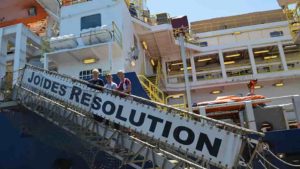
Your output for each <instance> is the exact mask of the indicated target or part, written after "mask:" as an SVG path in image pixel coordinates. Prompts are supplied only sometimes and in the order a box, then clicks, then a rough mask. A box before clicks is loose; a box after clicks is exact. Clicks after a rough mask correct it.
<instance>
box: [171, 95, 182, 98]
mask: <svg viewBox="0 0 300 169" xmlns="http://www.w3.org/2000/svg"><path fill="white" fill-rule="evenodd" d="M181 96H182V95H174V96H172V98H173V99H179V98H180V97H181Z"/></svg>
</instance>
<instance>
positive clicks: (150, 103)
mask: <svg viewBox="0 0 300 169" xmlns="http://www.w3.org/2000/svg"><path fill="white" fill-rule="evenodd" d="M26 68H31V69H34V70H36V71H42V72H44V73H48V74H51V75H54V76H57V77H58V78H60V79H69V80H72V81H73V82H77V83H80V84H82V85H84V86H85V85H90V83H88V82H87V81H84V80H80V79H75V78H73V77H71V76H68V75H63V74H59V73H57V72H52V71H48V70H45V69H42V68H39V67H35V66H32V65H28V64H26V66H25V69H26ZM19 79H20V80H21V79H22V78H19ZM97 87H99V88H101V89H102V92H103V93H107V94H109V95H124V96H126V99H129V100H134V101H135V102H137V103H140V104H147V105H148V106H152V107H161V108H162V109H163V110H166V112H168V113H171V114H174V115H179V114H185V116H186V117H187V118H188V119H193V120H196V121H199V122H201V121H207V123H208V124H210V125H215V126H219V127H221V128H224V129H226V130H227V131H228V132H233V133H237V134H242V135H248V134H257V135H259V136H263V135H264V134H262V133H260V132H256V131H253V130H249V129H246V128H242V127H239V126H236V125H232V124H229V123H225V122H222V121H219V120H215V119H211V118H208V117H205V116H201V115H198V114H195V113H193V112H188V111H185V110H181V109H178V108H175V107H172V106H170V105H166V104H163V103H159V102H156V101H152V100H148V99H145V98H141V97H138V96H134V95H129V94H126V93H122V92H119V91H115V90H109V89H106V88H103V87H101V86H97ZM53 99H54V100H55V99H56V98H53ZM56 100H57V99H56ZM57 101H58V102H61V101H60V100H57Z"/></svg>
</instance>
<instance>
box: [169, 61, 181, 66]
mask: <svg viewBox="0 0 300 169" xmlns="http://www.w3.org/2000/svg"><path fill="white" fill-rule="evenodd" d="M182 64H183V63H182V62H179V63H172V64H171V65H172V66H177V65H182Z"/></svg>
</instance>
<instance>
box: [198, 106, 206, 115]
mask: <svg viewBox="0 0 300 169" xmlns="http://www.w3.org/2000/svg"><path fill="white" fill-rule="evenodd" d="M199 113H200V115H202V116H206V108H205V106H200V107H199Z"/></svg>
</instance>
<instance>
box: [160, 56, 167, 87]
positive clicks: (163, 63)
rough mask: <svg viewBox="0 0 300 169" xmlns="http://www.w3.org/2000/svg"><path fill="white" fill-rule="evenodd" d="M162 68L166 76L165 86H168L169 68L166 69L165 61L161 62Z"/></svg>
mask: <svg viewBox="0 0 300 169" xmlns="http://www.w3.org/2000/svg"><path fill="white" fill-rule="evenodd" d="M161 68H162V72H163V75H164V79H163V80H164V82H165V85H166V86H167V84H168V73H167V67H166V62H165V61H163V60H162V61H161Z"/></svg>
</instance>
